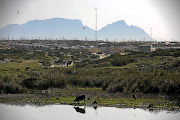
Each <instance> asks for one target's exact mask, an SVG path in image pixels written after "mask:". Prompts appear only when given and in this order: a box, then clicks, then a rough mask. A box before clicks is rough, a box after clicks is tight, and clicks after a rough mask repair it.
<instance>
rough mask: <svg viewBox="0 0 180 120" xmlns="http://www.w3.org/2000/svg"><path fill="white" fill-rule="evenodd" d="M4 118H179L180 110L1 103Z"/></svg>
mask: <svg viewBox="0 0 180 120" xmlns="http://www.w3.org/2000/svg"><path fill="white" fill-rule="evenodd" d="M0 118H1V119H2V120H49V119H53V120H60V119H61V120H62V119H63V120H84V119H85V120H94V119H96V120H109V119H113V120H119V119H123V120H149V119H153V120H172V119H173V120H179V118H180V111H167V110H158V109H151V110H149V109H139V108H136V109H133V108H115V107H99V106H98V109H97V106H91V107H89V106H72V105H60V104H57V105H55V104H51V105H45V106H43V105H40V106H38V105H32V104H22V103H13V104H1V103H0Z"/></svg>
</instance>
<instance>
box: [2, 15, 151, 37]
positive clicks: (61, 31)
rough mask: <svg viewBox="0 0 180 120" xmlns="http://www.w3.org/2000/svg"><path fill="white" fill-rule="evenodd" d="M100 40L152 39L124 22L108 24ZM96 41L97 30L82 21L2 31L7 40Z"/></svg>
mask: <svg viewBox="0 0 180 120" xmlns="http://www.w3.org/2000/svg"><path fill="white" fill-rule="evenodd" d="M97 34H98V40H106V39H108V40H114V39H118V40H123V39H126V40H127V39H128V40H129V39H137V40H139V39H145V40H150V39H151V37H150V36H149V35H148V34H147V33H146V32H145V31H144V30H143V29H141V28H139V27H137V26H132V25H131V26H128V25H127V24H126V22H125V21H124V20H121V21H117V22H114V23H112V24H108V25H107V26H105V27H103V28H102V29H100V30H99V31H98V32H97ZM8 36H9V38H10V39H12V38H14V39H19V38H23V37H25V38H28V39H32V38H33V39H37V38H39V39H48V38H51V39H79V40H82V39H83V40H84V39H85V37H86V38H87V39H90V40H94V39H95V30H93V29H91V28H89V27H88V26H84V25H83V24H82V22H81V21H80V20H70V19H65V18H52V19H45V20H32V21H29V22H27V23H25V24H21V25H19V24H10V25H7V26H5V27H3V28H1V29H0V38H1V39H3V38H4V39H7V38H8Z"/></svg>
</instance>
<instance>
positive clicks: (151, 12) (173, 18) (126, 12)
mask: <svg viewBox="0 0 180 120" xmlns="http://www.w3.org/2000/svg"><path fill="white" fill-rule="evenodd" d="M179 6H180V0H0V28H2V27H5V26H6V25H8V24H23V23H26V22H27V21H30V20H35V19H38V20H43V19H50V18H54V17H59V18H67V19H79V20H81V21H82V23H83V25H84V26H88V27H90V28H92V29H95V8H97V20H98V26H97V28H98V30H100V29H101V28H102V27H105V26H106V25H107V24H112V23H113V22H116V21H120V20H125V21H126V23H127V24H128V25H134V26H138V27H140V28H142V29H144V30H145V32H146V33H148V34H149V35H151V30H150V28H152V38H154V39H156V40H160V39H161V40H164V39H166V40H174V39H175V40H180V22H178V20H180V14H179V13H178V12H179V11H180V10H179V9H180V8H179ZM17 11H19V14H17Z"/></svg>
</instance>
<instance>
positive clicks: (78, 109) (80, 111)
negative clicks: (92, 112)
mask: <svg viewBox="0 0 180 120" xmlns="http://www.w3.org/2000/svg"><path fill="white" fill-rule="evenodd" d="M74 109H75V110H76V112H79V113H83V114H84V113H86V111H85V108H84V109H83V108H80V107H74Z"/></svg>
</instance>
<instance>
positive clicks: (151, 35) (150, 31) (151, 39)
mask: <svg viewBox="0 0 180 120" xmlns="http://www.w3.org/2000/svg"><path fill="white" fill-rule="evenodd" d="M150 35H151V41H152V40H153V38H152V27H150Z"/></svg>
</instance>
